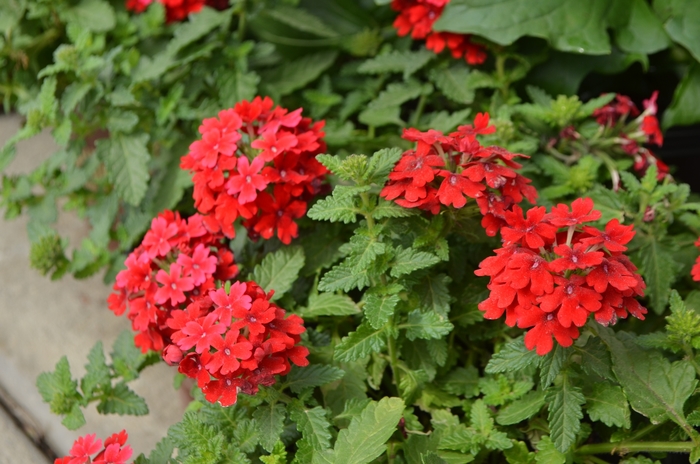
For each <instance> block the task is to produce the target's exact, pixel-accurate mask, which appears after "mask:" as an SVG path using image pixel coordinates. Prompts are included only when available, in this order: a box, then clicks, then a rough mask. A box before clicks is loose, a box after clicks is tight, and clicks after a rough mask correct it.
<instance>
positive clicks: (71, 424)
mask: <svg viewBox="0 0 700 464" xmlns="http://www.w3.org/2000/svg"><path fill="white" fill-rule="evenodd" d="M85 423H86V421H85V416H84V415H83V411H82V410H81V409H80V405H79V404H78V403H73V407H71V410H70V411H69V412H68V414H66V417H64V418H63V420H62V421H61V424H63V426H64V427H65V428H67V429H68V430H77V429H79V428H80V427H82V426H83V425H85Z"/></svg>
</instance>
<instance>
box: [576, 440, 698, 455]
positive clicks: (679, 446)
mask: <svg viewBox="0 0 700 464" xmlns="http://www.w3.org/2000/svg"><path fill="white" fill-rule="evenodd" d="M696 446H697V445H696V444H695V443H693V442H692V441H682V442H678V441H637V442H634V441H620V442H616V443H597V444H594V445H583V446H582V447H580V448H579V449H577V450H576V454H579V455H586V454H613V453H618V454H621V455H622V454H626V453H638V452H648V453H689V452H690V451H692V450H693V448H695V447H696Z"/></svg>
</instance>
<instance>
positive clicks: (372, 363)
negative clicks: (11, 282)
mask: <svg viewBox="0 0 700 464" xmlns="http://www.w3.org/2000/svg"><path fill="white" fill-rule="evenodd" d="M384 3H389V2H379V1H377V2H376V4H375V2H369V1H365V2H353V1H340V0H337V1H301V2H291V1H289V2H284V1H280V2H272V1H269V2H267V1H258V2H254V1H232V2H231V5H228V4H227V2H214V1H207V2H204V1H199V0H159V1H155V2H149V1H147V0H145V1H141V0H129V1H128V2H126V5H122V4H121V2H119V3H114V4H109V3H108V2H106V1H102V0H83V1H81V2H71V1H61V2H43V1H36V2H27V3H24V2H21V1H14V0H12V1H9V2H7V1H6V2H5V3H0V8H2V9H1V10H0V13H3V15H2V16H1V18H2V19H0V30H2V31H3V32H4V38H3V40H4V41H5V42H4V48H3V51H2V53H3V54H2V55H0V56H1V57H2V59H3V60H5V61H6V62H7V63H12V66H5V67H4V68H3V73H4V74H3V80H2V85H3V86H4V87H3V89H4V97H3V102H4V104H5V106H6V108H8V109H9V108H12V107H17V108H18V109H19V110H20V112H22V113H23V114H25V115H26V121H25V124H24V125H23V127H22V129H21V130H20V132H19V133H18V134H17V135H16V136H15V137H14V138H13V139H12V140H11V141H10V142H9V143H8V144H7V145H6V146H5V148H4V149H3V151H2V158H1V159H2V163H3V165H6V164H7V163H9V162H10V161H11V159H12V157H13V154H14V150H15V145H16V143H17V142H18V141H20V140H22V139H24V138H27V137H31V136H32V135H34V134H36V133H38V132H40V131H42V130H44V129H47V128H50V129H51V130H52V131H53V132H52V133H53V135H54V138H55V139H56V141H57V143H58V145H59V146H60V149H59V151H58V152H57V153H56V154H53V155H52V156H51V157H50V158H49V159H48V160H47V161H46V162H45V163H43V164H42V165H41V166H40V167H39V168H38V169H37V170H36V171H34V172H33V173H30V174H28V175H24V176H5V177H4V180H3V201H4V205H5V207H6V211H7V214H8V215H10V216H12V215H18V214H20V213H21V212H23V211H25V210H26V211H27V212H28V213H29V215H30V223H29V228H28V231H29V234H30V238H32V240H33V241H34V245H33V247H32V252H31V258H32V263H33V265H34V266H36V267H37V268H38V269H39V270H41V271H42V272H44V273H47V274H49V273H50V274H51V275H52V277H53V278H59V277H61V276H62V275H64V274H65V273H66V272H70V273H72V274H74V275H75V276H77V277H83V276H88V275H91V274H93V273H95V272H97V271H99V270H101V269H103V268H105V267H106V268H107V272H106V277H105V278H106V280H107V281H108V282H110V283H111V284H112V285H113V289H114V292H113V294H112V295H111V296H110V298H109V302H108V303H107V304H108V306H109V308H110V309H111V310H112V311H113V312H114V313H115V314H116V315H126V317H128V318H129V320H130V321H131V324H132V327H133V331H134V333H124V334H123V335H122V336H121V337H119V339H118V340H117V342H116V343H115V345H114V347H113V350H112V353H111V355H110V359H109V360H108V359H107V358H106V357H105V354H104V349H103V346H102V345H101V343H98V344H97V345H96V346H95V347H94V348H93V350H92V351H91V353H90V355H89V360H88V364H87V365H86V372H87V373H86V375H85V376H84V377H83V378H82V379H77V380H76V379H73V378H72V376H71V373H70V367H69V365H68V362H67V360H66V358H65V357H64V358H62V359H61V360H60V361H59V363H58V364H57V366H56V370H55V371H54V372H49V373H44V374H42V375H41V376H40V378H39V380H38V382H37V384H38V387H39V390H40V392H41V394H42V396H43V397H44V399H45V400H46V401H47V402H48V403H49V404H50V407H51V409H52V411H54V412H55V413H57V414H60V415H62V416H63V417H64V419H63V423H64V425H66V426H67V427H68V428H71V429H75V428H79V427H81V426H83V425H85V419H84V416H83V412H82V409H83V408H85V407H87V406H88V405H89V404H90V403H92V402H95V403H97V409H98V411H99V412H102V413H116V414H136V415H139V414H146V413H147V412H148V408H147V406H146V404H145V402H144V401H143V399H142V398H140V397H139V396H138V395H136V394H135V393H134V392H133V391H132V390H131V389H130V388H129V386H128V383H129V382H130V381H131V380H134V379H135V378H137V377H138V376H139V373H140V372H141V371H142V370H143V369H145V368H147V367H148V366H149V365H151V364H153V363H156V362H159V361H160V360H161V359H162V360H164V361H165V362H167V363H168V364H171V365H173V366H177V371H178V372H179V373H178V375H177V377H176V387H178V388H185V387H186V388H190V389H191V394H192V397H193V401H192V403H191V405H190V407H189V408H188V412H187V413H186V415H185V417H184V418H183V421H182V422H181V423H179V424H176V425H174V426H172V427H171V428H170V429H169V432H168V435H167V437H165V438H164V439H163V440H162V441H161V442H160V443H159V444H158V445H157V446H156V447H155V449H154V451H153V452H152V453H151V454H150V455H149V456H148V457H146V456H138V457H136V462H138V463H149V462H150V463H167V462H186V463H217V462H266V463H282V462H299V463H306V462H312V463H324V462H329V463H338V462H340V463H342V462H348V463H369V462H392V463H399V462H406V463H441V462H448V463H452V462H454V463H464V462H471V461H477V462H509V463H565V462H581V463H584V462H586V463H587V462H594V463H596V462H619V461H620V460H623V461H626V462H630V463H632V462H654V461H653V459H663V455H664V453H673V452H684V453H689V456H690V461H691V462H696V461H697V460H698V459H700V436H699V434H698V432H697V431H696V430H695V428H694V427H696V426H698V425H700V409H698V406H699V399H700V398H699V397H698V395H697V394H696V388H697V376H698V375H699V374H700V365H698V362H697V361H696V359H695V350H696V349H699V348H700V341H699V340H700V314H698V312H700V293H699V292H698V291H697V284H696V283H695V282H694V280H693V279H695V280H700V263H698V262H696V256H697V251H696V249H695V246H694V244H699V246H700V242H697V241H696V240H697V239H698V236H699V235H700V217H698V212H699V211H700V203H697V202H695V199H694V198H693V196H692V195H691V192H690V189H689V187H688V186H687V185H685V184H682V183H679V182H677V181H675V180H674V178H673V176H672V169H671V168H669V167H668V166H666V165H665V164H664V163H663V162H662V161H660V160H659V159H657V157H656V156H655V155H654V154H653V152H652V151H651V149H650V147H652V146H653V145H657V146H659V145H661V144H662V143H663V134H662V132H661V130H660V125H659V121H658V119H657V112H658V105H657V98H658V94H657V93H656V92H652V91H649V92H648V94H647V95H646V97H647V99H646V100H644V101H643V102H642V103H641V104H636V103H635V102H633V101H632V100H631V99H629V98H628V97H626V96H624V95H619V94H618V95H616V94H613V93H606V94H603V95H601V96H596V97H595V98H592V99H589V100H588V101H586V102H582V101H581V100H580V99H579V97H577V96H576V95H556V94H557V93H559V92H564V93H570V94H575V92H576V91H577V90H578V86H579V84H580V82H581V81H582V79H583V77H584V76H585V75H586V74H587V73H589V72H590V71H592V70H596V69H597V70H606V71H608V72H619V71H621V70H623V69H624V68H625V67H627V66H629V65H630V64H631V63H633V62H641V63H643V64H646V63H648V61H649V57H648V55H649V54H652V53H656V52H663V53H661V54H663V55H664V56H666V58H669V59H670V58H673V59H676V60H677V64H676V65H675V66H676V67H678V68H679V69H680V68H682V69H685V71H683V76H682V82H681V83H680V85H679V87H678V89H677V90H676V94H675V96H674V101H673V103H672V105H671V107H670V108H669V109H668V110H667V111H666V113H665V116H664V119H663V121H664V123H665V125H666V126H670V125H673V124H687V123H692V122H697V121H698V120H699V119H700V116H699V114H698V113H697V111H698V108H699V107H700V106H699V105H697V104H696V102H695V101H696V99H697V85H698V78H699V77H698V73H697V69H698V68H697V67H698V64H697V62H696V61H695V58H697V57H698V49H697V44H698V43H700V41H699V40H695V39H697V34H696V33H695V29H693V26H692V20H691V19H692V18H694V17H695V16H693V15H700V11H698V9H697V7H696V6H695V4H694V2H668V3H667V2H654V4H653V5H649V4H647V3H646V2H644V1H641V0H639V1H621V0H620V1H615V2H599V3H595V4H591V5H587V6H585V8H584V7H583V6H582V5H579V4H578V3H575V2H565V3H563V4H560V2H544V1H542V2H536V3H535V2H522V1H519V0H510V1H507V2H500V3H497V4H493V5H484V4H482V3H479V2H471V1H468V0H461V1H458V0H453V1H452V2H448V1H446V0H395V1H393V2H391V5H383V4H384ZM6 12H11V14H10V13H6ZM188 15H189V16H188ZM533 15H534V16H533ZM532 17H537V18H540V19H537V20H532V19H531V18H532ZM591 18H592V19H591ZM689 18H690V19H689ZM586 21H593V23H595V24H600V27H599V28H598V29H595V28H590V27H588V28H582V27H581V24H589V23H587V22H586ZM688 21H690V22H688ZM392 24H393V26H392ZM606 28H609V29H611V30H612V32H613V33H612V37H613V39H614V45H611V40H610V36H609V35H608V32H607V31H606ZM582 31H583V32H582ZM642 31H643V32H642ZM533 36H534V37H541V38H544V39H547V41H548V44H549V45H548V44H547V43H545V41H540V40H537V39H533V38H532V37H533ZM423 41H424V43H425V48H424V46H423ZM557 50H558V51H557ZM664 50H665V51H664ZM562 52H574V53H576V55H574V54H566V53H562ZM587 53H588V54H590V55H588V56H585V54H587ZM581 54H584V55H581ZM597 55H600V56H597ZM659 56H660V55H656V56H655V57H653V59H656V60H658V59H659ZM694 57H695V58H694ZM562 69H566V72H565V73H564V74H556V73H558V72H561V70H562ZM549 74H554V75H559V76H562V77H561V79H560V80H559V81H556V80H553V79H552V78H551V77H550V76H549ZM280 105H281V106H280ZM302 107H303V110H302ZM59 201H60V203H62V204H63V205H64V208H67V209H70V210H75V211H77V212H78V214H80V215H83V216H85V217H86V218H88V220H89V221H90V222H91V224H92V226H93V228H92V230H91V233H90V235H89V237H88V238H86V239H85V240H84V241H83V243H81V244H80V245H79V246H75V245H76V244H73V245H72V246H71V244H68V243H66V241H65V240H63V239H61V238H60V237H59V236H58V235H57V234H56V233H55V232H54V231H53V230H52V228H51V224H52V222H53V221H54V220H55V217H56V214H57V204H58V203H59ZM71 248H72V253H69V250H70V249H71ZM630 315H631V316H633V318H630V317H629V316H630ZM501 317H504V319H505V320H504V322H505V324H503V323H501V322H499V321H497V319H500V318H501ZM616 323H617V325H616V326H615V328H616V329H618V330H613V328H611V326H612V325H615V324H616ZM523 329H525V332H523ZM188 378H189V380H187V381H185V379H188ZM611 454H612V455H614V456H612V457H611V456H610V455H611ZM131 455H132V452H131V448H130V447H129V445H128V444H127V434H126V432H125V431H123V432H121V433H118V434H115V435H113V436H111V437H108V438H107V439H105V440H104V442H103V441H102V440H98V439H97V438H96V437H95V436H94V435H86V436H85V437H81V438H80V439H79V440H78V441H76V443H75V444H74V446H73V448H72V449H71V451H70V454H69V456H66V457H64V458H61V459H59V460H58V461H59V462H62V463H83V462H114V463H116V462H125V461H126V460H128V459H130V458H131V457H132V456H131ZM619 456H623V457H619Z"/></svg>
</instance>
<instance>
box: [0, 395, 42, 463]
mask: <svg viewBox="0 0 700 464" xmlns="http://www.w3.org/2000/svg"><path fill="white" fill-rule="evenodd" d="M0 449H3V450H12V451H11V452H3V451H0V464H17V463H36V464H45V463H48V462H49V461H48V460H47V459H46V457H45V456H44V455H43V454H41V452H39V450H38V449H36V448H35V447H34V444H33V443H32V442H31V441H30V440H29V439H28V438H27V437H26V436H25V435H24V434H23V433H22V432H21V430H19V429H18V428H17V427H16V426H15V424H14V423H13V421H12V419H11V418H10V416H8V415H7V414H6V413H5V411H3V410H2V409H0Z"/></svg>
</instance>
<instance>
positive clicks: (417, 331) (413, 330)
mask: <svg viewBox="0 0 700 464" xmlns="http://www.w3.org/2000/svg"><path fill="white" fill-rule="evenodd" d="M399 328H403V329H406V338H408V339H409V340H415V339H416V338H422V339H426V340H427V339H431V338H442V337H444V336H445V335H447V334H448V333H450V331H452V329H453V328H454V326H453V325H452V323H451V322H450V321H449V320H448V319H447V318H445V317H444V316H441V315H440V314H438V313H434V312H427V313H424V312H421V311H420V310H418V309H416V310H413V311H411V312H410V313H409V314H408V322H407V323H405V324H401V325H400V326H399Z"/></svg>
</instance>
